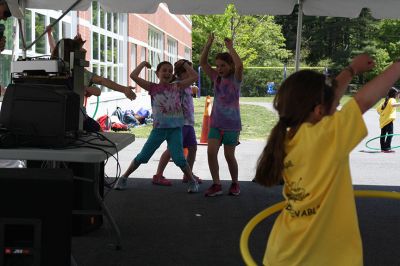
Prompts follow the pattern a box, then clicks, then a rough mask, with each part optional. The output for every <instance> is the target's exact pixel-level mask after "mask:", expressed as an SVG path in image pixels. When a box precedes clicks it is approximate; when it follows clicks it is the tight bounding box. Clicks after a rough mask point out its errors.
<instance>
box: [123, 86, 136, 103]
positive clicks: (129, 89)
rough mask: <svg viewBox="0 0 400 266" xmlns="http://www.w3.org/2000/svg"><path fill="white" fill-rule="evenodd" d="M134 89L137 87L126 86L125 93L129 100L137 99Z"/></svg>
mask: <svg viewBox="0 0 400 266" xmlns="http://www.w3.org/2000/svg"><path fill="white" fill-rule="evenodd" d="M134 89H135V88H134V87H131V86H128V87H125V90H124V94H125V96H126V98H128V99H129V100H135V99H136V93H134V92H133V90H134Z"/></svg>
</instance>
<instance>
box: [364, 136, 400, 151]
mask: <svg viewBox="0 0 400 266" xmlns="http://www.w3.org/2000/svg"><path fill="white" fill-rule="evenodd" d="M390 136H392V137H393V136H400V134H387V135H382V136H378V137H375V138H372V139H370V140H368V141H367V142H366V143H365V147H367V148H368V149H371V150H376V151H380V150H381V148H379V149H378V148H373V147H370V146H368V143H370V142H371V141H373V140H376V139H380V138H385V137H390ZM398 148H400V145H399V146H395V147H392V148H391V149H392V150H393V149H398Z"/></svg>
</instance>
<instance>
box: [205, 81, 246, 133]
mask: <svg viewBox="0 0 400 266" xmlns="http://www.w3.org/2000/svg"><path fill="white" fill-rule="evenodd" d="M213 81H214V103H213V107H212V111H211V117H210V119H211V120H210V127H214V128H219V129H222V130H230V131H240V130H241V129H242V123H241V119H240V107H239V94H240V84H241V82H240V81H238V80H236V79H235V75H233V74H232V75H230V76H229V77H227V78H221V79H220V80H219V81H218V75H214V76H213Z"/></svg>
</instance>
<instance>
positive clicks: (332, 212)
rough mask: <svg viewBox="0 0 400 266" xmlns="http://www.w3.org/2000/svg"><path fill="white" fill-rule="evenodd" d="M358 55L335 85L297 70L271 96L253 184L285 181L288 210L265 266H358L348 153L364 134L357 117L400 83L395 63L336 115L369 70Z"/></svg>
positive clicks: (273, 234)
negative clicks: (270, 120)
mask: <svg viewBox="0 0 400 266" xmlns="http://www.w3.org/2000/svg"><path fill="white" fill-rule="evenodd" d="M373 66H374V62H373V60H372V59H371V58H370V57H369V56H368V55H366V54H362V55H359V56H357V57H355V58H354V59H353V60H352V62H351V64H350V66H348V67H346V68H345V69H344V70H343V71H342V72H341V73H340V74H339V75H338V76H337V77H336V79H335V80H331V79H330V78H327V77H325V76H324V75H323V74H320V73H317V72H314V71H310V70H302V71H298V72H296V73H294V74H292V75H291V76H290V77H288V78H287V79H286V80H285V81H284V82H283V83H282V85H281V87H280V88H279V90H278V92H277V94H276V96H275V98H274V102H273V105H274V108H275V109H276V110H277V112H278V114H279V121H278V122H277V124H276V125H275V127H274V128H273V129H272V131H271V134H270V136H269V139H268V142H267V144H266V146H265V148H264V150H263V152H262V154H261V155H260V157H259V159H258V162H257V169H256V176H255V179H256V181H257V183H259V184H262V185H264V186H273V185H276V184H279V182H280V181H281V180H283V181H284V186H283V196H284V198H285V201H286V206H285V208H284V209H283V210H282V212H281V213H280V214H279V215H278V217H277V218H276V221H275V223H274V226H273V228H272V231H271V233H270V235H269V238H268V244H267V249H266V253H265V256H264V259H263V263H264V265H273V266H280V265H282V266H287V265H291V266H295V265H324V266H337V265H352V266H357V265H358V266H360V265H363V251H362V241H361V235H360V230H359V226H358V218H357V211H356V206H355V200H354V191H353V186H352V182H351V176H350V166H349V154H350V152H351V150H352V149H353V148H354V147H355V146H357V144H358V143H359V142H360V141H361V140H362V139H363V138H364V137H365V136H366V135H367V128H366V126H365V123H364V120H363V118H362V114H363V113H364V112H365V111H367V110H368V109H369V108H371V107H372V106H373V105H374V104H375V103H376V102H377V101H378V100H379V99H381V98H383V97H385V95H386V94H387V91H388V89H389V88H390V87H391V86H393V84H394V83H395V82H396V80H398V79H399V78H400V62H395V63H393V64H392V65H391V66H389V67H388V68H387V69H386V70H385V71H384V72H383V73H382V74H380V75H378V76H377V77H375V78H374V79H373V80H371V81H370V82H368V83H367V84H365V85H364V86H363V87H362V88H361V89H360V90H359V91H358V92H357V94H356V95H354V97H353V98H352V99H351V100H349V101H348V102H347V103H346V104H345V105H344V106H343V108H341V110H340V111H337V110H336V107H337V105H338V103H339V99H340V98H341V96H342V95H343V93H344V91H345V90H346V88H347V85H348V84H349V82H350V81H351V79H352V78H353V76H354V75H356V74H359V73H362V72H364V71H367V70H370V69H372V67H373Z"/></svg>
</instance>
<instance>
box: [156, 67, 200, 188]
mask: <svg viewBox="0 0 400 266" xmlns="http://www.w3.org/2000/svg"><path fill="white" fill-rule="evenodd" d="M184 63H187V64H188V65H189V66H192V63H191V62H189V61H188V60H185V59H181V60H178V61H177V62H175V64H174V69H175V75H176V77H177V81H181V80H185V79H186V78H187V77H188V76H189V73H188V72H187V71H186V69H185V68H184V67H183V64H184ZM181 93H182V95H181V99H182V111H183V117H184V119H185V122H184V126H183V128H182V137H183V148H187V149H188V155H187V158H186V159H187V161H188V163H189V166H190V169H192V172H193V165H194V161H195V159H196V152H197V140H196V132H195V131H194V105H193V96H192V94H193V88H192V86H188V87H186V88H184V89H182V90H181ZM170 158H171V155H170V153H169V151H168V149H167V150H165V151H164V152H163V154H162V155H161V157H160V161H159V163H158V167H157V173H156V174H155V175H154V176H153V184H156V185H162V186H171V185H172V183H171V181H170V180H168V179H166V178H165V177H164V176H163V173H164V170H165V167H166V166H167V164H168V162H169V159H170ZM193 177H194V178H195V179H196V181H197V182H198V183H199V184H201V183H202V180H201V179H200V178H199V177H197V176H195V175H194V174H193ZM188 181H189V177H188V176H186V175H183V179H182V182H183V183H187V182H188Z"/></svg>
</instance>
